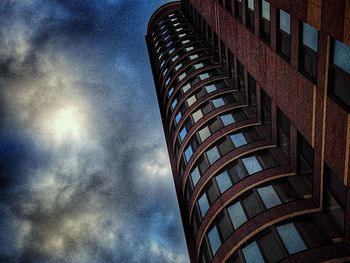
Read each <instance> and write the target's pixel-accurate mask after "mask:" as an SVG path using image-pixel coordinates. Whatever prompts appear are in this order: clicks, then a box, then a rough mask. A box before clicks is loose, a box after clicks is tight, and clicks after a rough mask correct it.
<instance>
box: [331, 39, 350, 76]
mask: <svg viewBox="0 0 350 263" xmlns="http://www.w3.org/2000/svg"><path fill="white" fill-rule="evenodd" d="M333 63H334V64H335V65H337V66H338V67H339V68H341V69H342V70H344V71H345V72H347V73H349V74H350V47H349V46H347V45H345V44H344V43H342V42H340V41H338V40H335V41H334V55H333Z"/></svg>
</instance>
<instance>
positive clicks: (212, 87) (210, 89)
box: [205, 84, 216, 93]
mask: <svg viewBox="0 0 350 263" xmlns="http://www.w3.org/2000/svg"><path fill="white" fill-rule="evenodd" d="M205 89H206V91H207V93H211V92H213V91H215V90H216V86H215V85H214V84H212V85H209V86H206V87H205Z"/></svg>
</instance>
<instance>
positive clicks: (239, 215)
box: [227, 202, 247, 229]
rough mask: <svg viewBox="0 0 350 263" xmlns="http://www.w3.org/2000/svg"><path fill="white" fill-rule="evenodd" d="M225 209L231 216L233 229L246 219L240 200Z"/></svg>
mask: <svg viewBox="0 0 350 263" xmlns="http://www.w3.org/2000/svg"><path fill="white" fill-rule="evenodd" d="M227 211H228V213H229V215H230V217H231V221H232V224H233V226H234V228H235V229H237V228H239V227H240V226H241V225H242V224H243V223H245V222H246V221H247V216H246V215H245V213H244V211H243V208H242V205H241V203H240V202H237V203H234V204H233V205H231V206H230V207H229V208H227Z"/></svg>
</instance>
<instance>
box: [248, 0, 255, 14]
mask: <svg viewBox="0 0 350 263" xmlns="http://www.w3.org/2000/svg"><path fill="white" fill-rule="evenodd" d="M248 8H249V9H250V10H252V11H254V0H248Z"/></svg>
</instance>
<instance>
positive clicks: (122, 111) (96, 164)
mask: <svg viewBox="0 0 350 263" xmlns="http://www.w3.org/2000/svg"><path fill="white" fill-rule="evenodd" d="M164 2H165V1H151V2H150V1H146V0H143V1H141V0H139V1H126V0H119V1H112V0H109V1H107V0H105V1H92V0H88V1H78V0H71V1H68V0H67V1H64V0H55V1H44V0H35V1H19V0H18V1H9V0H7V1H1V3H0V11H1V13H2V16H1V18H0V86H1V90H0V118H1V123H0V167H1V168H0V192H1V194H0V262H9V263H12V262H35V263H41V262H45V263H51V262H52V263H55V262H60V263H61V262H63V263H65V262H74V263H80V262H89V263H90V262H96V263H98V262H108V263H110V262H186V261H188V259H187V254H186V252H185V244H184V237H183V233H182V227H181V223H180V217H179V212H178V208H177V202H176V198H175V192H174V186H173V180H172V178H171V175H170V170H169V165H168V159H167V152H166V149H165V143H164V139H163V134H162V128H161V125H160V118H159V113H158V107H157V102H156V99H155V92H154V90H153V85H152V76H151V73H150V69H149V65H148V56H147V53H146V52H147V50H146V46H145V43H144V34H145V31H146V26H147V22H148V19H149V17H150V16H151V14H152V12H153V11H154V10H155V9H156V8H157V7H158V6H159V5H160V4H162V3H164Z"/></svg>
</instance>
